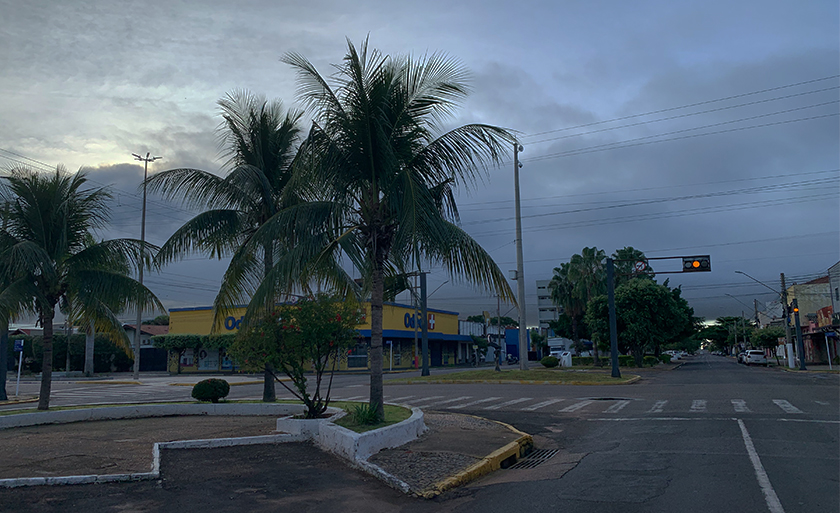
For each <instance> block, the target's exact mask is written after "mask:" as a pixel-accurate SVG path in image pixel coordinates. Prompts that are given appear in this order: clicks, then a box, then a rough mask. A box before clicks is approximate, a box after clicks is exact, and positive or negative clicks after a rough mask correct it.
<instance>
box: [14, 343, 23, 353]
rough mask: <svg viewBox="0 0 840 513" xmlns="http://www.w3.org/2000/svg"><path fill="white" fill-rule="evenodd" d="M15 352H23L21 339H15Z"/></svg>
mask: <svg viewBox="0 0 840 513" xmlns="http://www.w3.org/2000/svg"><path fill="white" fill-rule="evenodd" d="M15 352H16V353H22V352H23V340H15Z"/></svg>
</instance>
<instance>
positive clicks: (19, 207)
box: [0, 166, 163, 410]
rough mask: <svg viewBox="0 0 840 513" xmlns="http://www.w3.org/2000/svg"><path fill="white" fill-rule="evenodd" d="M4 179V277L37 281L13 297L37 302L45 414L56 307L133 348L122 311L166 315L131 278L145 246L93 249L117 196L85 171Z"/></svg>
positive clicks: (0, 189) (20, 171)
mask: <svg viewBox="0 0 840 513" xmlns="http://www.w3.org/2000/svg"><path fill="white" fill-rule="evenodd" d="M0 180H2V181H0V194H2V198H3V200H4V201H5V202H6V203H7V204H8V205H9V209H8V211H7V214H6V219H5V222H4V228H3V229H2V230H1V231H0V237H2V239H3V244H2V246H0V247H2V248H3V250H2V252H0V271H2V274H3V276H2V278H6V279H9V280H14V279H15V278H16V277H17V276H20V275H21V274H26V275H27V278H26V279H28V280H29V281H30V282H31V288H30V289H29V290H25V289H20V290H19V292H18V294H16V295H15V296H14V299H16V300H18V301H20V302H31V304H32V308H33V309H34V310H35V312H36V313H37V315H38V321H39V323H40V324H41V327H42V328H43V330H44V336H43V363H42V377H41V390H40V398H39V401H38V409H39V410H46V409H48V408H49V404H50V389H51V385H52V361H53V319H54V318H55V307H56V305H58V304H59V303H64V304H69V305H73V312H75V314H74V315H78V316H79V317H85V318H88V319H95V320H96V323H97V325H98V327H99V328H100V329H101V330H103V331H105V332H107V333H110V334H112V335H113V336H114V337H120V338H122V339H123V340H124V342H125V343H126V344H128V338H127V336H126V334H125V331H124V330H123V328H122V323H120V321H119V320H118V319H117V317H116V315H115V312H118V311H122V310H125V309H127V308H130V307H140V308H155V309H161V310H162V309H163V305H162V304H161V303H160V301H159V300H158V299H157V298H156V297H155V295H154V294H152V292H151V291H149V290H148V289H147V288H146V287H144V286H142V285H140V283H139V282H137V281H136V280H134V279H132V278H131V277H129V276H128V275H127V273H126V272H125V270H126V269H127V268H131V267H134V268H136V267H137V266H139V265H147V264H148V262H147V261H144V259H143V251H141V249H143V246H142V245H141V243H140V241H137V240H132V239H114V240H106V241H102V242H99V243H94V244H89V241H90V238H89V237H90V233H91V231H92V230H96V229H98V228H102V227H103V226H104V225H105V223H106V222H107V220H108V214H109V212H108V206H107V201H108V199H109V198H110V194H109V193H108V191H107V190H106V189H104V188H90V187H87V186H86V184H87V176H86V174H85V172H84V171H82V170H80V171H79V172H78V173H76V174H72V175H71V174H68V173H67V172H66V170H65V169H64V167H63V166H58V167H56V171H55V173H54V174H47V175H44V174H40V173H37V172H35V171H33V170H31V169H29V168H26V167H18V168H13V169H12V170H11V172H10V174H9V176H6V177H3V178H2V179H0ZM146 248H147V249H146V251H150V250H155V249H157V248H155V247H154V246H151V245H146ZM29 292H31V294H29Z"/></svg>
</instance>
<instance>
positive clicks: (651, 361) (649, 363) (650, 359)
mask: <svg viewBox="0 0 840 513" xmlns="http://www.w3.org/2000/svg"><path fill="white" fill-rule="evenodd" d="M657 363H659V358H657V357H655V356H645V358H644V359H643V360H642V365H644V366H645V367H653V366H654V365H656V364H657Z"/></svg>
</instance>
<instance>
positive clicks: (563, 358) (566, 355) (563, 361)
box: [558, 351, 572, 367]
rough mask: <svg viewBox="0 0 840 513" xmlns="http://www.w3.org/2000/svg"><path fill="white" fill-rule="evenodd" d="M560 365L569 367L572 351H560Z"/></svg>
mask: <svg viewBox="0 0 840 513" xmlns="http://www.w3.org/2000/svg"><path fill="white" fill-rule="evenodd" d="M558 360H560V367H571V366H572V353H571V352H570V351H563V352H562V353H560V357H559V358H558Z"/></svg>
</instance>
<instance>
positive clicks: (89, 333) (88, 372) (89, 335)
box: [85, 321, 96, 377]
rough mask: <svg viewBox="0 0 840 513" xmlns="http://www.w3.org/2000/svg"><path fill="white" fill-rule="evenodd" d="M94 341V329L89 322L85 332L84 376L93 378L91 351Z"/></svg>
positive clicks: (91, 322)
mask: <svg viewBox="0 0 840 513" xmlns="http://www.w3.org/2000/svg"><path fill="white" fill-rule="evenodd" d="M95 340H96V327H95V326H94V325H93V321H90V326H88V329H87V330H85V376H87V377H90V376H93V351H94V342H95Z"/></svg>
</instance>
